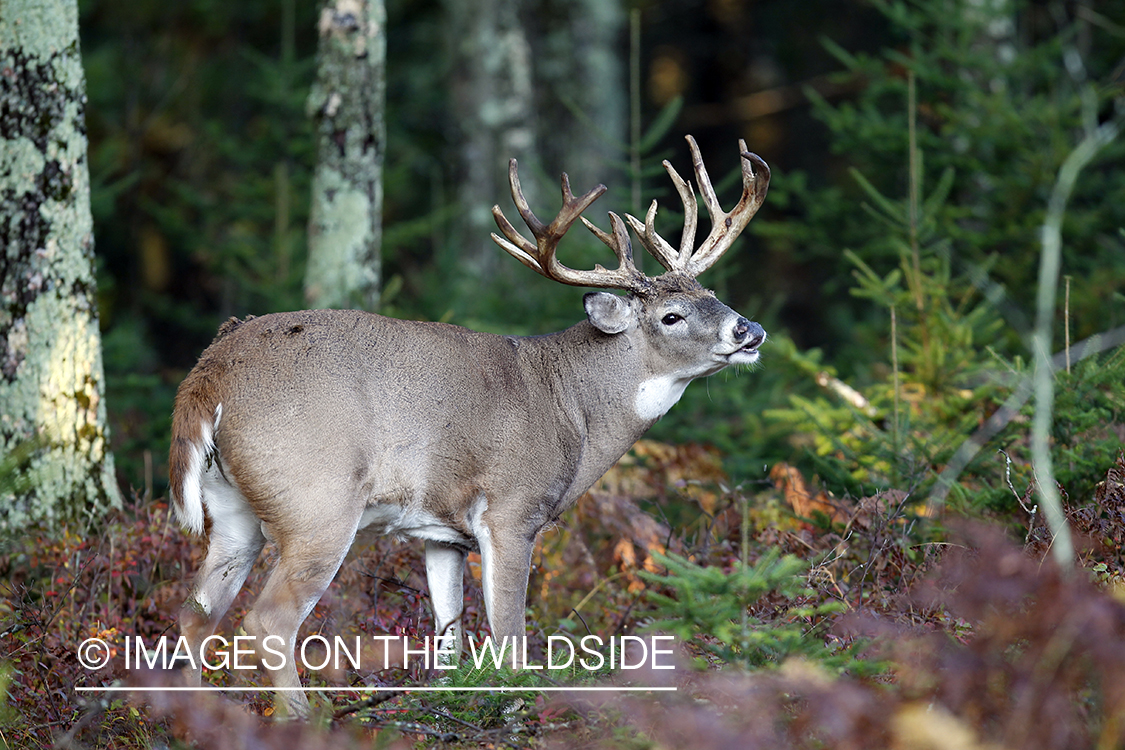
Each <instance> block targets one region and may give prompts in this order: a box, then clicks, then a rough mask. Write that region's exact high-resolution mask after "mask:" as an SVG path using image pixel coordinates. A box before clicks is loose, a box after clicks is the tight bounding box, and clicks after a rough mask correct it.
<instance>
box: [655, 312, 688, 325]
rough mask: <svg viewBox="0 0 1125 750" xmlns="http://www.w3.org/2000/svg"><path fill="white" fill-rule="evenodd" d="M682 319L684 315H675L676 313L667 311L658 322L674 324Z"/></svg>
mask: <svg viewBox="0 0 1125 750" xmlns="http://www.w3.org/2000/svg"><path fill="white" fill-rule="evenodd" d="M683 319H684V317H683V316H682V315H677V314H676V313H668V314H667V315H665V316H664V317H663V318H661V319H660V322H661V323H663V324H664V325H666V326H674V325H676V324H677V323H679V322H680V321H681V320H683Z"/></svg>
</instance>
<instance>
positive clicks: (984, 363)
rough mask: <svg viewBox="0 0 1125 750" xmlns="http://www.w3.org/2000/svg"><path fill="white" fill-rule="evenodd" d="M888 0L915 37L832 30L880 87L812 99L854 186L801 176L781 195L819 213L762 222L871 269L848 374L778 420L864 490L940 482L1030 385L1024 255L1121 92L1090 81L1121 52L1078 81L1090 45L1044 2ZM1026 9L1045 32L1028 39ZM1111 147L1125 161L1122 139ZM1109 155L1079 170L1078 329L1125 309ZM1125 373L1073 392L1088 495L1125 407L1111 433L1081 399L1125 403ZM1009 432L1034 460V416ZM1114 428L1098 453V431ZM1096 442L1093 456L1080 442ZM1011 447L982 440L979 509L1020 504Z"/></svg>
mask: <svg viewBox="0 0 1125 750" xmlns="http://www.w3.org/2000/svg"><path fill="white" fill-rule="evenodd" d="M875 5H876V6H877V7H878V8H879V9H880V10H881V11H882V12H883V13H884V14H885V15H886V16H887V18H888V20H890V21H891V22H892V24H893V26H894V28H895V29H896V30H897V33H898V34H900V35H901V38H902V40H903V44H902V46H901V47H899V48H896V49H893V50H892V49H888V50H885V51H884V52H883V53H882V54H881V55H878V56H868V55H851V54H849V53H848V52H846V51H844V50H842V49H840V48H839V47H837V46H835V45H833V44H832V43H831V42H827V41H826V44H827V45H828V46H829V48H830V50H831V51H832V52H833V53H834V54H835V55H836V57H837V58H838V59H839V60H840V61H841V62H842V63H843V64H844V66H845V67H846V68H847V70H848V71H849V75H852V76H860V77H862V78H863V79H864V80H865V81H866V86H865V88H864V89H863V91H862V93H861V94H860V95H859V97H858V98H857V100H856V101H855V102H844V103H842V104H838V105H833V104H830V103H829V102H827V101H826V100H824V99H823V98H822V97H819V96H817V95H816V93H815V92H809V95H810V96H811V97H813V98H814V100H815V102H816V106H817V111H818V113H819V114H820V116H821V118H822V119H823V120H824V122H825V124H826V125H827V126H828V127H829V129H830V130H831V131H832V134H833V138H834V141H833V149H834V150H835V151H837V152H838V153H839V154H841V155H843V156H845V157H846V159H847V161H848V162H850V164H851V165H852V166H851V167H850V169H849V172H848V174H849V176H850V181H851V185H850V186H847V187H845V188H840V187H835V186H833V187H829V188H826V189H822V190H816V189H814V188H811V187H810V186H809V184H808V183H807V181H805V180H804V179H803V178H799V179H796V180H793V181H792V182H790V183H789V184H788V185H786V186H783V189H782V191H781V192H782V201H783V202H785V203H788V202H790V201H794V202H799V204H800V205H801V207H802V209H803V210H804V211H805V212H806V215H805V216H804V217H803V218H804V219H805V221H802V222H800V223H798V222H786V223H776V222H775V223H774V224H772V225H766V226H765V227H764V228H763V227H759V229H760V231H763V232H764V233H765V234H767V235H768V236H769V237H771V238H777V239H779V240H781V241H788V242H802V243H805V244H806V245H807V246H808V248H809V252H811V253H813V254H814V255H822V256H829V255H830V254H832V255H835V256H836V257H840V258H842V259H846V260H847V261H848V262H849V263H850V264H851V265H852V266H853V267H854V271H853V276H854V279H855V282H854V285H853V288H852V289H851V290H850V291H851V294H852V296H853V298H855V299H856V300H862V301H863V302H862V304H866V305H869V307H868V308H867V310H866V311H865V312H864V311H862V310H861V311H860V312H859V314H858V315H857V314H850V315H840V316H838V319H839V320H840V321H841V323H842V324H845V325H848V326H851V329H850V330H848V331H843V330H841V331H839V340H840V341H841V342H842V343H841V345H840V348H839V349H838V350H837V355H838V356H837V357H836V358H835V361H836V363H837V364H838V366H839V368H840V370H842V371H843V372H844V373H846V376H845V378H846V379H847V380H848V384H844V383H842V382H841V381H840V380H837V379H836V373H835V372H834V371H833V370H832V369H831V368H827V367H826V368H823V369H822V370H820V371H819V372H817V373H815V376H814V377H815V379H816V382H817V383H818V384H819V385H821V386H823V390H822V391H821V392H820V393H815V394H812V395H809V393H808V392H807V389H806V390H805V391H804V392H802V391H800V390H798V392H796V393H793V394H790V395H789V396H788V401H789V406H788V408H774V409H771V410H769V411H767V413H766V417H767V419H769V420H774V421H776V422H779V423H780V424H784V425H787V426H789V427H790V428H791V429H792V430H793V431H794V432H795V434H796V436H797V437H796V439H795V441H794V445H796V446H803V447H808V448H810V449H811V452H812V453H813V458H812V464H813V465H814V466H815V467H816V468H817V470H818V471H820V472H821V474H822V476H823V477H824V478H825V479H828V480H829V482H830V486H832V487H834V488H836V489H842V490H844V491H846V492H849V493H853V494H857V495H860V496H865V495H870V494H872V493H873V492H874V491H875V490H876V489H878V488H879V487H886V486H892V487H897V488H901V489H904V490H907V491H917V490H926V489H927V488H928V487H930V486H931V484H932V481H933V479H934V469H935V468H937V467H941V466H944V465H946V464H948V463H949V462H950V460H951V459H952V458H953V456H954V454H955V453H956V452H957V451H958V449H959V448H961V447H962V445H963V444H964V443H965V441H966V440H967V439H969V436H970V435H972V434H973V433H974V432H975V431H976V430H977V429H978V428H979V427H980V426H981V423H982V422H983V421H984V420H985V418H986V417H987V416H988V415H990V414H992V413H993V412H995V411H997V409H998V407H999V406H1000V404H1001V403H1002V402H1003V401H1004V399H1005V398H1006V397H1007V396H1008V395H1009V394H1010V393H1012V392H1013V390H1015V389H1018V388H1022V387H1024V385H1025V384H1026V378H1027V377H1029V374H1030V373H1029V372H1028V371H1027V368H1026V365H1025V359H1030V352H1029V351H1028V348H1027V347H1029V346H1030V344H1029V343H1028V337H1029V335H1030V330H1029V326H1028V323H1027V320H1028V318H1029V317H1030V315H1029V314H1028V313H1029V311H1030V310H1031V309H1032V302H1033V295H1034V292H1035V289H1036V284H1035V274H1036V271H1037V268H1036V265H1035V264H1034V263H1031V262H1018V261H1019V260H1021V259H1028V260H1031V259H1034V258H1038V255H1039V253H1038V249H1039V242H1040V232H1039V230H1040V226H1041V224H1042V222H1043V219H1044V216H1045V210H1046V204H1047V198H1048V196H1049V195H1050V192H1051V189H1052V186H1053V184H1054V181H1055V178H1056V174H1057V172H1058V170H1059V168H1060V165H1061V164H1062V163H1063V161H1064V160H1065V159H1066V158H1067V156H1068V154H1069V152H1070V150H1071V149H1072V148H1073V147H1074V145H1075V144H1076V143H1077V142H1078V140H1080V138H1081V135H1082V133H1083V132H1084V130H1083V129H1084V128H1085V127H1086V125H1088V123H1087V122H1085V121H1084V119H1083V108H1082V99H1083V97H1085V98H1086V99H1087V101H1089V100H1091V98H1093V99H1098V97H1100V99H1099V101H1100V102H1102V103H1105V102H1107V101H1108V99H1109V98H1110V97H1111V96H1113V95H1114V91H1115V90H1114V89H1111V88H1104V87H1103V88H1098V89H1092V88H1091V87H1090V85H1089V84H1088V83H1087V80H1086V77H1085V76H1087V75H1095V74H1100V73H1103V72H1104V71H1106V70H1107V68H1106V67H1105V65H1106V64H1107V58H1104V57H1101V56H1099V55H1096V54H1094V55H1090V56H1088V57H1087V59H1086V60H1085V65H1087V66H1088V67H1087V68H1086V69H1085V71H1084V72H1083V73H1082V74H1081V75H1079V74H1078V73H1077V72H1076V71H1075V70H1074V69H1073V67H1072V69H1071V71H1070V74H1069V75H1059V74H1058V65H1059V61H1060V60H1061V59H1062V58H1063V57H1067V56H1069V57H1067V59H1070V60H1072V62H1073V61H1074V60H1075V59H1076V58H1075V55H1078V52H1077V49H1076V48H1075V47H1074V41H1073V37H1072V33H1073V30H1072V29H1063V30H1062V31H1061V32H1048V31H1046V30H1045V29H1044V27H1042V26H1038V25H1036V23H1035V22H1036V20H1037V16H1036V14H1035V12H1034V11H1033V10H1031V9H1025V8H1022V7H1021V8H1019V9H1018V11H1017V9H1014V8H1012V7H1008V6H1006V5H1003V4H1001V5H1000V6H997V7H991V6H990V9H985V8H981V9H977V10H974V11H971V12H969V11H967V12H963V13H948V12H947V10H946V9H944V8H942V7H941V6H940V5H939V4H935V3H923V2H883V1H882V0H879V1H878V2H876V3H875ZM1016 18H1019V19H1022V20H1023V21H1024V22H1026V23H1029V24H1030V26H1029V28H1030V29H1031V30H1032V33H1030V34H1027V35H1024V36H1021V37H1019V38H1017V36H1016V34H1015V31H1014V29H1013V28H1012V27H1011V24H1012V23H1013V22H1014V19H1016ZM990 40H991V41H990ZM1017 49H1018V54H1015V55H1014V56H1013V54H1014V53H1015V52H1016V51H1017ZM904 50H905V51H904ZM1093 91H1096V93H1091V92H1093ZM1112 149H1113V150H1114V153H1115V154H1118V155H1119V154H1120V153H1121V147H1120V145H1117V146H1113V147H1112ZM1103 156H1104V157H1106V158H1103V159H1102V160H1101V161H1099V162H1095V164H1094V166H1093V168H1092V169H1091V172H1090V174H1089V175H1086V174H1085V173H1084V174H1083V179H1082V180H1081V181H1079V185H1078V187H1077V188H1076V193H1075V195H1074V196H1073V199H1072V202H1071V204H1070V207H1069V209H1068V211H1069V212H1068V215H1067V222H1066V224H1065V240H1064V241H1065V243H1066V247H1067V251H1066V254H1065V258H1066V260H1065V264H1066V265H1065V267H1066V268H1067V269H1068V270H1069V271H1070V272H1071V273H1073V274H1074V277H1075V284H1074V285H1073V287H1072V291H1073V294H1072V295H1071V296H1070V301H1069V304H1070V307H1069V308H1068V310H1067V316H1068V321H1070V324H1071V326H1072V331H1071V333H1076V334H1077V335H1076V337H1078V336H1082V335H1087V334H1089V333H1092V332H1094V331H1096V330H1099V329H1104V328H1106V327H1110V326H1112V325H1114V324H1115V323H1119V322H1120V319H1121V314H1120V313H1121V311H1120V305H1119V300H1117V299H1116V298H1111V297H1110V296H1109V295H1106V294H1105V293H1104V292H1103V291H1102V288H1101V284H1100V281H1096V279H1101V278H1111V279H1114V281H1113V282H1111V283H1112V284H1113V285H1115V286H1120V285H1121V284H1122V283H1125V263H1122V262H1121V259H1122V257H1125V256H1123V249H1125V248H1123V247H1122V245H1121V241H1120V234H1119V227H1120V226H1121V224H1122V223H1125V212H1122V211H1121V210H1119V209H1120V206H1115V207H1112V208H1110V207H1107V206H1106V204H1105V200H1104V195H1105V194H1106V191H1108V193H1111V194H1117V193H1119V192H1122V191H1125V179H1122V177H1121V175H1120V173H1119V172H1117V171H1115V170H1112V169H1110V168H1109V164H1110V163H1111V162H1110V159H1109V158H1108V157H1109V155H1108V154H1104V155H1103ZM928 182H929V184H927V183H928ZM851 193H856V194H855V195H852V194H851ZM891 196H901V197H897V198H896V197H891ZM857 206H858V207H859V208H860V209H862V210H857ZM1079 287H1081V289H1080V288H1079ZM1060 296H1061V295H1060ZM859 320H863V322H862V323H859V322H858V321H859ZM1061 323H1062V315H1061V314H1060V315H1058V316H1057V322H1056V325H1057V326H1058V328H1060V329H1061ZM1060 333H1061V330H1060ZM1055 338H1056V340H1061V339H1062V338H1063V336H1062V335H1056V337H1055ZM873 352H877V353H878V354H876V356H874V357H873V356H872V353H873ZM888 365H889V366H888ZM810 374H811V373H810ZM1121 374H1122V372H1121V368H1120V365H1119V362H1117V360H1116V359H1115V358H1111V359H1110V360H1108V361H1105V362H1104V363H1103V362H1098V361H1095V362H1091V363H1089V365H1088V366H1086V367H1082V368H1078V369H1076V370H1075V371H1074V373H1073V375H1071V376H1065V377H1064V378H1063V380H1062V382H1060V383H1059V386H1060V387H1059V400H1058V401H1057V403H1056V415H1057V420H1056V423H1055V427H1054V430H1055V435H1054V437H1055V451H1056V460H1058V461H1061V462H1062V463H1063V464H1064V465H1065V468H1064V469H1062V473H1063V474H1065V476H1066V482H1064V485H1065V486H1067V487H1069V488H1071V490H1072V491H1079V492H1082V493H1088V492H1089V488H1091V487H1092V486H1093V484H1094V483H1095V482H1096V481H1097V479H1098V477H1099V474H1100V473H1104V471H1105V467H1106V466H1107V465H1108V464H1109V463H1110V461H1111V458H1112V443H1113V439H1114V438H1113V435H1114V434H1115V433H1114V430H1118V429H1120V424H1121V423H1120V411H1119V410H1116V409H1114V408H1112V407H1108V406H1107V407H1105V408H1102V409H1100V410H1098V413H1099V416H1100V417H1101V418H1102V419H1107V420H1108V421H1107V422H1102V425H1103V429H1102V431H1101V432H1100V433H1096V432H1092V430H1093V429H1094V425H1095V424H1096V423H1095V422H1094V421H1091V420H1090V419H1088V418H1087V417H1085V416H1083V412H1085V411H1086V408H1085V407H1084V406H1083V402H1082V401H1081V400H1080V398H1081V397H1080V396H1077V394H1089V395H1088V396H1087V398H1093V399H1094V401H1095V402H1096V403H1107V404H1108V403H1116V402H1117V401H1118V400H1119V398H1120V395H1119V394H1120V383H1121V382H1122V379H1121ZM1114 378H1116V380H1115V379H1114ZM1064 383H1065V385H1064ZM1115 392H1116V394H1117V395H1112V394H1114V393H1115ZM1064 393H1065V395H1064ZM1095 393H1096V394H1097V396H1095V395H1093V394H1095ZM1021 403H1022V402H1021ZM1017 408H1018V405H1017ZM1028 408H1029V407H1028ZM1024 413H1025V414H1026V413H1027V411H1026V409H1025V412H1024ZM1002 426H1005V427H1006V429H1004V430H1003V431H1002V432H1001V434H1000V436H999V439H998V442H999V443H1001V444H1005V445H1006V446H1008V447H1009V449H1010V450H1014V451H1016V453H1018V454H1019V455H1020V458H1021V462H1023V461H1026V460H1027V458H1026V453H1025V448H1026V442H1027V435H1026V434H1025V433H1026V422H1025V421H1024V420H1023V419H1022V418H1020V419H1018V420H1015V421H1012V422H1010V423H1007V424H1006V425H1002ZM1095 435H1096V439H1095V440H1094V442H1095V443H1096V445H1090V444H1089V442H1088V441H1087V440H1086V438H1089V437H1091V436H1095ZM1078 444H1082V445H1083V448H1082V450H1080V451H1078V450H1074V449H1072V448H1070V446H1075V445H1078ZM1091 448H1093V449H1092V450H1091ZM1078 453H1082V455H1081V456H1079V455H1077V454H1078ZM992 455H994V454H993V453H991V452H989V451H983V452H982V453H981V454H980V457H979V458H978V460H977V461H975V462H973V463H971V464H969V466H968V467H967V468H966V470H965V472H964V473H962V474H961V476H960V481H961V489H955V490H954V491H953V494H952V497H953V499H954V501H955V502H956V503H957V504H958V507H960V508H961V509H963V510H975V511H984V510H1000V509H1008V508H1012V507H1014V505H1015V503H1014V498H1013V496H1012V494H1011V492H1010V491H1009V490H1008V488H1007V486H1006V485H1005V483H1004V482H1003V481H1002V470H1003V469H1004V468H1005V465H1004V463H1003V462H1000V461H997V460H994V459H992V458H991V456H992ZM1059 478H1060V480H1061V479H1062V475H1060V477H1059ZM970 488H971V491H969V490H970ZM918 495H919V499H921V497H923V496H924V495H923V494H922V493H918Z"/></svg>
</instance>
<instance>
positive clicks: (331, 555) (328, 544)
mask: <svg viewBox="0 0 1125 750" xmlns="http://www.w3.org/2000/svg"><path fill="white" fill-rule="evenodd" d="M305 507H309V508H320V509H323V515H322V516H321V517H320V518H318V519H315V520H312V519H308V518H304V519H302V522H303V523H302V524H300V525H298V524H294V525H292V526H290V527H289V528H288V529H287V530H286V532H287V533H285V534H276V532H275V531H274V530H272V529H269V531H270V532H271V536H274V535H276V537H277V539H278V547H279V553H280V559H279V560H278V563H277V567H275V568H274V569H273V571H272V572H271V573H270V576H269V579H268V580H267V581H266V585H265V587H264V588H263V589H262V593H261V594H260V595H259V596H258V599H257V601H255V602H254V606H253V607H252V608H251V610H250V612H249V613H247V615H246V619H245V620H243V623H242V625H243V628H244V629H245V630H246V634H247V635H249V636H251V637H252V638H253V641H252V643H253V644H254V646H255V648H256V649H257V660H258V663H259V665H261V666H262V667H264V668H265V669H266V670H267V671H268V672H269V675H270V680H271V681H272V682H273V684H274V687H276V688H281V690H280V691H279V692H278V693H277V695H276V697H275V699H274V705H275V706H276V707H277V708H278V709H279V710H280V711H284V712H285V714H286V715H288V716H293V717H301V716H306V715H307V714H308V712H309V702H308V699H307V698H306V697H305V694H304V692H303V691H302V690H301V680H300V677H298V675H297V665H296V661H295V658H294V656H295V654H294V650H295V644H296V639H297V630H298V628H300V627H301V623H302V622H304V621H305V618H306V617H308V616H309V613H310V612H312V610H313V607H315V606H316V603H317V602H318V601H319V600H320V597H321V595H322V594H324V591H325V589H327V588H328V584H330V583H331V582H332V579H333V577H335V575H336V571H338V570H339V569H340V564H341V563H343V561H344V557H345V556H346V555H347V553H348V550H349V549H350V548H351V545H352V541H353V540H354V539H355V531H356V526H357V524H358V521H359V519H358V517H357V518H356V519H354V520H351V521H347V520H341V519H340V518H339V516H336V517H333V516H334V514H333V513H332V512H330V510H329V509H330V506H328V505H326V504H324V503H323V502H322V501H321V502H311V501H310V502H309V503H308V504H307V505H305ZM332 521H340V523H339V524H338V525H337V524H332V523H331V522H332ZM317 522H321V523H317ZM279 653H280V654H283V655H284V660H282V657H281V656H278V654H279Z"/></svg>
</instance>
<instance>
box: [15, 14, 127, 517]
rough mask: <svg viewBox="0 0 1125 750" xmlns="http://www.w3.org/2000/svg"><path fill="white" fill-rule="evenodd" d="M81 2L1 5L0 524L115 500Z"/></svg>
mask: <svg viewBox="0 0 1125 750" xmlns="http://www.w3.org/2000/svg"><path fill="white" fill-rule="evenodd" d="M85 106H86V83H85V79H84V77H83V73H82V60H81V56H80V54H79V46H78V6H77V2H76V0H3V2H0V444H2V445H0V452H2V455H3V457H4V458H3V466H2V467H0V530H5V531H10V530H18V529H20V528H22V527H24V526H26V525H28V524H29V523H32V522H38V521H43V522H48V523H50V522H55V521H60V520H68V519H91V518H94V517H96V516H97V515H99V514H100V513H101V512H103V511H104V510H105V509H107V508H108V507H111V506H117V505H120V503H121V498H120V494H119V490H118V488H117V484H116V480H115V478H114V471H113V456H112V454H111V453H110V451H109V439H108V430H107V427H106V410H105V402H104V400H103V398H102V396H103V393H104V375H103V371H102V354H101V335H100V333H99V330H98V311H97V300H96V295H95V288H94V269H93V258H94V236H93V220H92V218H91V215H90V179H89V171H88V165H87V161H86V158H87V157H86V125H85Z"/></svg>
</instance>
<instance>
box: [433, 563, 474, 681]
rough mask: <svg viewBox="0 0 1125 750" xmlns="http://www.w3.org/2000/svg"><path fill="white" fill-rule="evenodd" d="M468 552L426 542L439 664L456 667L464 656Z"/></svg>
mask: <svg viewBox="0 0 1125 750" xmlns="http://www.w3.org/2000/svg"><path fill="white" fill-rule="evenodd" d="M464 578H465V552H464V551H463V550H461V549H460V548H458V547H454V546H453V545H450V544H444V543H442V542H435V541H427V542H426V581H427V583H428V584H429V587H430V602H431V604H433V608H434V632H435V634H436V635H437V638H438V646H437V648H438V649H440V650H439V652H438V659H439V664H442V665H453V664H456V663H457V661H458V657H459V656H460V654H461V615H462V614H463V612H464V609H465V587H464Z"/></svg>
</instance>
